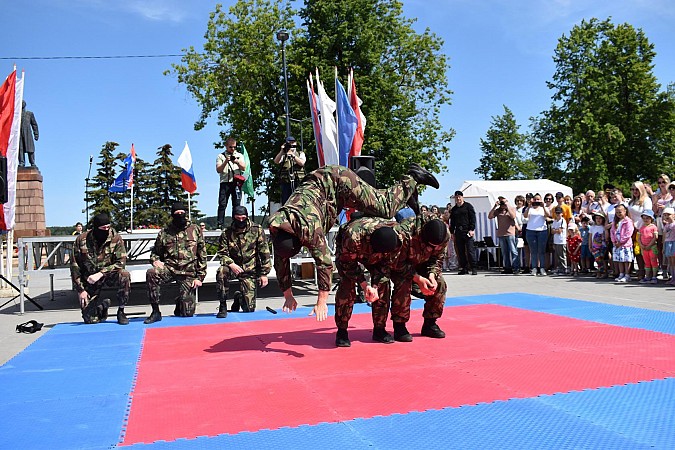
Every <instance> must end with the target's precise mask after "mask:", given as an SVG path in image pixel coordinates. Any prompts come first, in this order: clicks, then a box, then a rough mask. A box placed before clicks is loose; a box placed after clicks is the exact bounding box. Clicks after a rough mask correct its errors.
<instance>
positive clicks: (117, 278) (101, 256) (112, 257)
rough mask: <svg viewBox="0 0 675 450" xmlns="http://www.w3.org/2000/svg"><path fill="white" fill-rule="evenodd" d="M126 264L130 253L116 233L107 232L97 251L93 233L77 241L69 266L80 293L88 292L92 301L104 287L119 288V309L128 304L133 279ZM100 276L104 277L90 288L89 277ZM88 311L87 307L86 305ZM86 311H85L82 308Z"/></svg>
mask: <svg viewBox="0 0 675 450" xmlns="http://www.w3.org/2000/svg"><path fill="white" fill-rule="evenodd" d="M126 263H127V250H126V248H125V246H124V240H123V239H122V237H121V236H120V235H119V234H118V233H117V232H116V231H115V230H114V229H112V228H111V229H110V230H109V231H108V237H107V238H106V240H105V242H104V243H103V244H102V245H101V247H98V245H97V244H96V239H94V235H93V233H92V231H91V230H89V231H86V232H84V233H82V234H80V235H79V236H77V238H76V239H75V243H74V244H73V257H72V260H71V263H70V276H71V278H72V280H73V286H74V287H75V290H77V292H78V293H81V292H83V291H87V293H88V294H89V297H90V298H93V297H94V296H98V295H99V294H100V292H101V289H103V287H104V286H118V289H117V303H118V305H119V307H120V308H124V306H125V305H126V304H127V302H128V301H129V291H130V290H131V276H130V275H129V272H127V271H126V270H125V269H124V267H125V266H126ZM98 272H101V273H102V274H103V277H102V278H101V279H100V280H98V282H96V283H95V284H89V283H88V282H87V278H88V277H89V275H93V274H95V273H98ZM85 307H86V305H85ZM83 309H84V308H83Z"/></svg>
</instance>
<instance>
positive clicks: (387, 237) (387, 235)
mask: <svg viewBox="0 0 675 450" xmlns="http://www.w3.org/2000/svg"><path fill="white" fill-rule="evenodd" d="M398 245H399V240H398V234H396V231H394V229H393V228H391V227H380V228H378V229H377V230H375V231H373V233H372V234H371V235H370V247H371V249H372V250H373V252H375V253H389V252H393V251H394V250H396V248H397V247H398Z"/></svg>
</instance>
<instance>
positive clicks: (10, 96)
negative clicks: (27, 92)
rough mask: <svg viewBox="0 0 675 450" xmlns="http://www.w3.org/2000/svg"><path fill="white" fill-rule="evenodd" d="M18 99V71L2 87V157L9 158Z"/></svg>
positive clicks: (0, 123)
mask: <svg viewBox="0 0 675 450" xmlns="http://www.w3.org/2000/svg"><path fill="white" fill-rule="evenodd" d="M15 97H16V69H14V72H12V73H11V74H10V75H9V76H8V77H7V79H6V80H5V82H4V83H2V86H0V155H2V156H4V157H7V148H8V147H9V135H10V134H11V132H12V123H13V122H14V100H15Z"/></svg>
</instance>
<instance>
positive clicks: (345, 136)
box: [335, 78, 358, 167]
mask: <svg viewBox="0 0 675 450" xmlns="http://www.w3.org/2000/svg"><path fill="white" fill-rule="evenodd" d="M335 92H336V96H337V98H336V99H335V100H336V101H335V103H336V106H337V116H338V153H339V157H340V165H341V166H344V167H349V151H350V150H351V149H352V142H353V141H354V135H355V134H356V127H357V125H358V119H357V118H356V114H354V110H353V109H352V107H351V105H350V104H349V99H347V93H346V92H345V88H343V87H342V84H340V82H339V81H338V79H337V78H335Z"/></svg>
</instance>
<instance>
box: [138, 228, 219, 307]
mask: <svg viewBox="0 0 675 450" xmlns="http://www.w3.org/2000/svg"><path fill="white" fill-rule="evenodd" d="M155 261H162V262H163V263H164V267H163V268H161V269H158V268H156V267H154V266H153V267H151V268H150V269H148V271H147V272H146V274H145V279H146V282H147V285H148V298H149V299H150V303H151V304H155V305H157V304H159V297H160V285H161V284H165V283H170V282H171V281H173V280H176V282H177V283H178V290H179V296H178V298H177V299H176V310H175V311H174V313H175V314H176V315H179V316H192V315H193V314H194V309H195V292H194V289H193V288H192V283H193V282H194V280H195V279H198V280H199V281H204V278H205V277H206V245H205V243H204V236H203V235H202V231H201V230H200V229H199V226H198V225H193V224H190V223H188V226H187V228H185V229H184V230H178V229H176V228H175V227H174V226H173V225H169V226H168V227H166V228H164V229H163V230H162V231H160V232H159V234H158V235H157V239H156V240H155V246H154V248H153V249H152V253H151V254H150V262H151V263H154V262H155Z"/></svg>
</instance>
